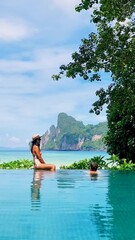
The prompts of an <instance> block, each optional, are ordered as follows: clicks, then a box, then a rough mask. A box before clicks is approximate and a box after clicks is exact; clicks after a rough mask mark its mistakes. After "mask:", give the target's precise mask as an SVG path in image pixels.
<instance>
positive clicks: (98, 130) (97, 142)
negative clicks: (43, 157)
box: [42, 113, 107, 151]
mask: <svg viewBox="0 0 135 240" xmlns="http://www.w3.org/2000/svg"><path fill="white" fill-rule="evenodd" d="M106 131H107V124H106V123H99V124H97V125H92V124H89V125H86V126H85V125H84V124H83V123H82V122H80V121H77V120H75V119H74V118H73V117H71V116H68V115H67V114H66V113H60V114H59V115H58V119H57V126H56V127H55V126H54V125H52V126H51V127H50V129H49V131H48V130H47V131H46V132H45V134H44V135H43V137H42V149H46V150H63V151H64V150H76V151H77V150H91V149H102V150H103V149H105V145H104V144H103V142H102V136H103V135H104V134H105V133H106Z"/></svg>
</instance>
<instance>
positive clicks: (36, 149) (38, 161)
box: [31, 134, 56, 171]
mask: <svg viewBox="0 0 135 240" xmlns="http://www.w3.org/2000/svg"><path fill="white" fill-rule="evenodd" d="M40 141H41V136H39V135H38V134H34V135H33V136H32V142H31V153H32V155H33V161H34V169H43V170H49V171H55V170H56V167H55V165H53V164H47V163H46V162H45V161H44V159H43V158H42V153H41V150H40Z"/></svg>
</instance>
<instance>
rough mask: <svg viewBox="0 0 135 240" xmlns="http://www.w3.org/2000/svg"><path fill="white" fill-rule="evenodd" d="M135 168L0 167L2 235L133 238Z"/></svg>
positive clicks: (56, 239) (12, 238)
mask: <svg viewBox="0 0 135 240" xmlns="http://www.w3.org/2000/svg"><path fill="white" fill-rule="evenodd" d="M134 183H135V174H134V172H118V171H114V172H110V171H100V173H99V175H97V176H90V174H89V171H84V170H81V171H79V170H57V171H56V173H51V172H45V171H37V172H34V171H33V170H9V171H7V170H6V171H5V170H0V240H90V239H92V240H100V239H109V240H110V239H111V240H119V239H121V240H134V239H135V231H134V226H135V217H134V216H135V184H134Z"/></svg>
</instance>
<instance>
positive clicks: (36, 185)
mask: <svg viewBox="0 0 135 240" xmlns="http://www.w3.org/2000/svg"><path fill="white" fill-rule="evenodd" d="M44 175H45V171H44V170H35V171H34V172H33V181H32V184H31V203H32V210H38V209H39V207H40V189H41V183H42V180H43V178H44Z"/></svg>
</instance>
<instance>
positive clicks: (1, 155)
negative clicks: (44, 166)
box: [0, 149, 109, 169]
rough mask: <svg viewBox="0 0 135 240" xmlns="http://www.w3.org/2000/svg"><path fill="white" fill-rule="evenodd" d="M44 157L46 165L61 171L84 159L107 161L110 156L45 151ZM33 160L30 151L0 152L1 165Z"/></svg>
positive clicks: (13, 150) (9, 150)
mask: <svg viewBox="0 0 135 240" xmlns="http://www.w3.org/2000/svg"><path fill="white" fill-rule="evenodd" d="M42 156H43V159H44V160H45V162H46V163H48V164H49V163H52V164H55V165H56V168H57V169H59V167H60V166H62V165H70V164H72V163H74V162H78V161H80V160H83V159H86V158H87V159H90V158H92V157H95V156H103V157H104V159H105V160H106V159H107V158H108V157H109V155H108V154H107V152H105V151H45V150H42ZM22 159H28V160H32V155H31V152H30V150H29V149H25V150H24V149H23V150H20V149H19V150H18V149H4V150H0V163H2V162H10V161H15V160H22Z"/></svg>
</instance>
